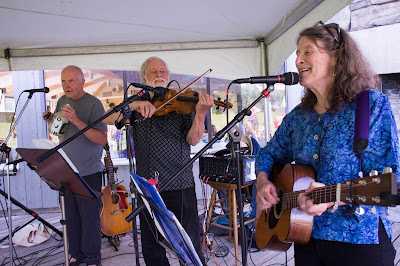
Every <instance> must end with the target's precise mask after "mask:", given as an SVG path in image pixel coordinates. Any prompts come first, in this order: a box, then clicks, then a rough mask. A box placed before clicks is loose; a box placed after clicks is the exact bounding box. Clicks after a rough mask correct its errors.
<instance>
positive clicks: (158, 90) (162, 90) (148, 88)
mask: <svg viewBox="0 0 400 266" xmlns="http://www.w3.org/2000/svg"><path fill="white" fill-rule="evenodd" d="M131 85H132V86H134V87H136V88H141V89H143V90H146V91H153V92H154V95H156V96H160V97H161V98H164V95H165V93H167V88H164V87H155V88H154V87H151V86H149V85H145V84H140V83H131Z"/></svg>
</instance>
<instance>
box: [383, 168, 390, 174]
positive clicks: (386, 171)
mask: <svg viewBox="0 0 400 266" xmlns="http://www.w3.org/2000/svg"><path fill="white" fill-rule="evenodd" d="M383 173H384V174H388V173H392V168H391V167H385V168H383Z"/></svg>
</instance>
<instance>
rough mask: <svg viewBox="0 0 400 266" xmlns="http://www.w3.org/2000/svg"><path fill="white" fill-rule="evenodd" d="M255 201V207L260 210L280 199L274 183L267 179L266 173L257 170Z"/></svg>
mask: <svg viewBox="0 0 400 266" xmlns="http://www.w3.org/2000/svg"><path fill="white" fill-rule="evenodd" d="M256 201H257V209H260V210H266V209H269V208H271V206H272V205H274V204H277V203H278V202H279V201H280V199H279V197H278V193H277V192H276V187H275V185H274V184H273V183H272V182H271V181H269V180H268V175H267V173H265V172H259V173H258V175H257V196H256Z"/></svg>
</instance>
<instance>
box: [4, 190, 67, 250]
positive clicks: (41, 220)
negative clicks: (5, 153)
mask: <svg viewBox="0 0 400 266" xmlns="http://www.w3.org/2000/svg"><path fill="white" fill-rule="evenodd" d="M0 194H1V195H3V196H4V197H5V198H8V195H7V193H5V192H4V191H3V190H1V189H0ZM10 200H11V202H12V203H13V204H14V205H16V206H18V207H20V208H21V209H22V210H24V211H25V212H26V213H28V214H29V215H31V216H33V218H32V219H31V220H30V221H29V222H27V223H25V224H23V225H22V226H19V227H17V228H16V229H14V230H13V231H12V236H14V234H15V233H16V232H18V231H19V230H21V229H22V228H24V227H25V226H27V225H28V224H30V223H31V222H32V221H34V220H35V219H37V220H38V221H40V222H42V223H43V224H44V225H46V226H47V227H49V228H50V229H51V230H53V231H54V232H56V233H57V234H58V235H59V236H60V237H62V236H63V233H62V232H61V231H60V230H58V229H57V228H55V227H54V226H53V225H52V224H50V223H48V222H47V221H46V220H44V219H43V218H41V217H40V216H39V214H37V213H36V212H34V211H32V210H30V209H28V208H27V207H25V206H24V205H23V204H22V203H20V202H19V201H17V200H16V199H14V198H13V197H10ZM7 237H8V235H7V236H5V237H3V238H2V239H0V243H2V242H3V241H4V240H5V239H6V238H7Z"/></svg>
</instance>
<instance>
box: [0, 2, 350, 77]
mask: <svg viewBox="0 0 400 266" xmlns="http://www.w3.org/2000/svg"><path fill="white" fill-rule="evenodd" d="M350 2H351V1H349V0H325V1H322V0H285V1H262V0H254V1H247V2H243V1H236V0H233V1H228V0H222V1H216V2H215V1H208V0H207V1H202V2H201V3H200V2H181V1H158V0H156V1H151V2H145V1H144V2H143V1H140V2H137V1H127V0H121V1H114V2H112V3H111V2H109V1H106V0H98V1H94V0H88V1H85V2H81V1H76V0H71V1H67V2H65V1H63V2H59V1H50V0H40V1H39V0H30V1H27V0H25V1H11V0H7V1H6V0H5V1H2V3H0V23H1V24H2V25H8V26H7V27H2V31H3V33H2V36H3V38H2V39H1V40H0V48H1V49H2V51H0V58H1V59H0V71H9V70H30V69H33V70H37V69H61V68H63V67H64V66H65V65H68V64H71V63H73V64H76V65H79V66H81V67H83V68H86V69H110V70H114V69H115V70H118V69H124V70H137V69H138V65H139V64H140V63H141V62H142V61H143V59H144V58H146V57H148V56H149V55H158V56H160V57H162V58H164V59H165V60H166V61H167V62H168V64H169V65H170V67H171V71H172V72H173V73H181V74H190V75H200V74H201V73H203V72H204V71H205V70H206V69H208V68H212V69H213V72H212V74H210V77H219V78H227V79H233V78H238V77H247V76H253V75H261V74H265V73H262V71H263V66H262V65H261V64H262V59H258V58H257V57H262V56H264V55H262V54H261V52H260V49H259V47H257V45H253V48H244V47H243V46H242V45H237V46H232V47H229V48H220V47H219V43H220V42H221V41H222V42H223V41H238V40H244V42H249V43H257V42H256V40H258V39H264V40H265V42H266V43H267V53H268V73H269V74H274V73H275V72H276V71H277V70H278V69H279V67H280V66H281V65H282V63H283V62H284V60H285V59H286V58H287V57H288V56H289V55H290V54H291V53H292V52H293V50H294V49H295V40H296V37H297V33H298V32H299V31H300V30H301V29H302V28H305V27H308V26H311V25H312V24H314V23H315V22H316V21H318V20H323V21H326V20H327V19H329V18H330V17H332V16H333V15H334V14H336V13H337V12H338V11H339V10H341V9H342V8H343V7H345V6H346V5H347V4H349V3H350ZM4 36H5V37H4ZM190 42H192V43H194V44H196V43H197V47H198V48H194V49H192V48H190V47H189V48H188V46H187V45H185V44H187V43H190ZM203 42H208V43H214V45H209V47H207V48H206V49H204V48H203V49H202V48H201V44H202V43H203ZM164 43H170V44H174V45H172V46H171V47H174V48H172V49H170V50H168V49H167V50H168V51H166V50H164V51H161V50H163V49H160V50H159V51H157V48H158V47H159V45H161V44H164ZM140 44H142V45H144V44H148V47H151V49H149V50H148V51H143V50H142V51H141V52H132V51H131V50H129V49H126V50H125V51H124V48H125V47H126V45H140ZM105 45H107V46H112V49H113V50H114V52H106V53H104V52H100V53H95V54H93V52H96V51H97V50H98V48H101V47H105ZM195 46H196V45H195ZM71 47H72V48H73V47H75V48H77V47H81V49H80V51H81V53H79V55H78V53H74V52H73V51H72V52H67V53H66V54H65V55H63V56H60V55H57V56H54V54H59V53H58V51H62V50H64V51H65V48H71ZM179 47H182V48H179ZM213 47H217V48H213ZM5 48H9V49H10V60H6V59H5V58H4V55H3V56H1V55H2V54H1V52H4V49H5ZM46 48H51V49H53V50H51V51H50V52H48V53H47V54H46V50H45V49H46ZM43 50H44V51H45V53H42V54H41V55H38V54H40V52H42V51H43ZM38 52H39V53H38ZM18 53H22V54H24V56H18ZM16 55H17V56H16ZM204 69H205V70H204Z"/></svg>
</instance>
